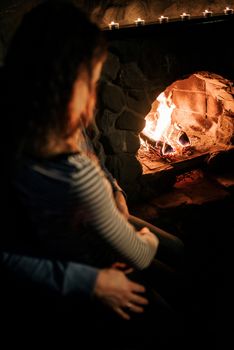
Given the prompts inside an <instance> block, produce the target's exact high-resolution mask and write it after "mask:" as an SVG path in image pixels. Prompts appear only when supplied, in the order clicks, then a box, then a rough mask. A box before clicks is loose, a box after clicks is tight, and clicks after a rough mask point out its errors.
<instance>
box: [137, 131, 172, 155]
mask: <svg viewBox="0 0 234 350" xmlns="http://www.w3.org/2000/svg"><path fill="white" fill-rule="evenodd" d="M140 137H141V138H142V140H144V141H146V142H147V144H148V145H150V147H152V148H153V149H154V150H155V151H156V153H157V154H158V155H159V156H160V157H163V156H164V155H169V154H171V153H173V152H174V149H173V147H172V146H171V145H169V144H168V143H166V142H163V141H161V140H158V141H156V140H153V139H152V138H151V137H149V136H147V135H145V134H144V133H142V132H141V133H140Z"/></svg>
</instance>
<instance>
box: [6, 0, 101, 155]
mask: <svg viewBox="0 0 234 350" xmlns="http://www.w3.org/2000/svg"><path fill="white" fill-rule="evenodd" d="M105 53H106V41H105V38H104V36H103V34H102V32H101V31H100V29H99V28H98V26H97V25H96V24H94V23H92V22H91V21H90V20H89V19H88V18H87V16H86V15H85V14H84V13H83V12H82V11H81V10H80V9H78V8H77V7H76V6H74V5H72V4H71V3H69V2H61V1H48V2H45V3H43V4H41V5H38V6H37V7H35V8H34V9H33V10H31V11H30V12H29V13H28V14H26V15H25V16H24V18H23V20H22V23H21V25H20V27H19V28H18V30H17V32H16V34H15V36H14V38H13V40H12V42H11V45H10V47H9V50H8V54H7V56H6V60H5V76H6V82H5V83H6V96H7V97H6V101H7V114H8V121H10V124H11V128H10V129H11V130H12V135H11V136H10V135H9V136H10V137H11V142H13V144H14V147H15V150H17V151H18V152H19V151H22V150H24V149H27V148H29V147H32V148H35V149H37V148H38V147H41V146H42V145H43V143H45V142H46V140H47V139H48V137H49V135H50V132H51V131H53V132H56V134H57V135H59V137H63V138H66V137H67V136H68V135H69V130H68V119H67V113H68V104H69V101H70V98H71V95H72V90H73V86H74V82H75V81H76V79H77V76H78V73H79V69H84V68H86V69H87V72H88V73H89V75H90V76H91V73H92V64H93V62H94V61H95V60H98V59H100V58H101V57H102V56H104V55H105Z"/></svg>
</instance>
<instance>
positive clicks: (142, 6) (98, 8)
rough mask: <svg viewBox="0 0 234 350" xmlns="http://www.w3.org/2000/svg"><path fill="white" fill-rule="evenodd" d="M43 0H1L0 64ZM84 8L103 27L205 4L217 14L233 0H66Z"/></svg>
mask: <svg viewBox="0 0 234 350" xmlns="http://www.w3.org/2000/svg"><path fill="white" fill-rule="evenodd" d="M41 1H43V0H1V2H0V64H1V63H2V62H3V59H4V56H5V53H6V50H7V46H8V43H9V41H10V39H11V37H12V35H13V33H14V31H15V30H16V28H17V26H18V25H19V23H20V21H21V18H22V16H23V14H24V13H25V12H27V11H29V10H30V9H31V8H32V7H33V6H35V5H36V4H38V3H40V2H41ZM67 1H72V2H74V3H75V4H77V5H78V6H80V7H81V8H83V9H84V10H85V11H86V12H87V13H88V14H89V15H90V16H91V18H92V19H93V20H94V21H96V22H97V23H98V24H99V25H100V26H101V27H102V28H104V27H107V26H108V23H110V22H111V21H112V20H115V21H118V22H119V23H120V25H121V26H122V25H129V24H134V21H135V20H136V19H137V18H138V17H141V18H144V19H145V20H146V23H147V22H154V21H157V20H158V17H159V16H161V15H164V16H169V17H170V18H171V19H178V18H180V14H181V13H182V12H185V11H186V12H188V13H190V14H191V16H202V12H203V11H204V9H206V8H210V9H211V10H212V11H213V12H214V14H218V13H223V9H224V8H225V7H226V6H227V5H228V6H230V7H234V0H228V1H226V0H213V1H212V0H197V1H193V0H177V1H175V0H128V1H122V0H67Z"/></svg>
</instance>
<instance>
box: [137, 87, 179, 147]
mask: <svg viewBox="0 0 234 350" xmlns="http://www.w3.org/2000/svg"><path fill="white" fill-rule="evenodd" d="M156 100H157V101H158V102H159V106H158V108H157V111H156V112H155V113H152V112H151V113H149V114H148V115H147V116H146V117H145V120H146V125H145V128H144V129H143V131H142V132H143V133H144V134H145V135H146V136H148V137H150V138H151V139H153V140H155V141H159V140H161V141H166V140H168V138H169V135H168V134H169V129H170V126H171V115H172V112H173V110H174V109H175V107H176V106H175V105H174V103H173V102H172V100H171V95H169V96H168V97H166V96H165V94H164V92H162V93H161V94H160V95H159V96H158V97H157V99H156Z"/></svg>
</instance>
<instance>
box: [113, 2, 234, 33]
mask: <svg viewBox="0 0 234 350" xmlns="http://www.w3.org/2000/svg"><path fill="white" fill-rule="evenodd" d="M223 13H224V14H225V15H233V14H234V10H233V8H230V7H225V9H224V10H223ZM202 14H203V17H205V18H208V17H212V16H213V15H214V13H213V11H211V10H207V9H206V10H204V11H203V12H202ZM191 18H192V16H191V14H190V13H186V12H183V13H182V14H181V15H180V20H181V21H186V20H190V19H191ZM155 22H156V23H157V22H158V23H167V22H169V17H167V16H163V15H162V16H160V17H158V20H157V21H155ZM134 23H135V25H136V26H137V27H138V26H144V25H145V20H144V19H142V18H137V19H136V20H135V21H134ZM108 27H109V29H110V30H112V29H119V28H120V25H119V23H118V22H115V21H111V22H110V23H109V25H108Z"/></svg>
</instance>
